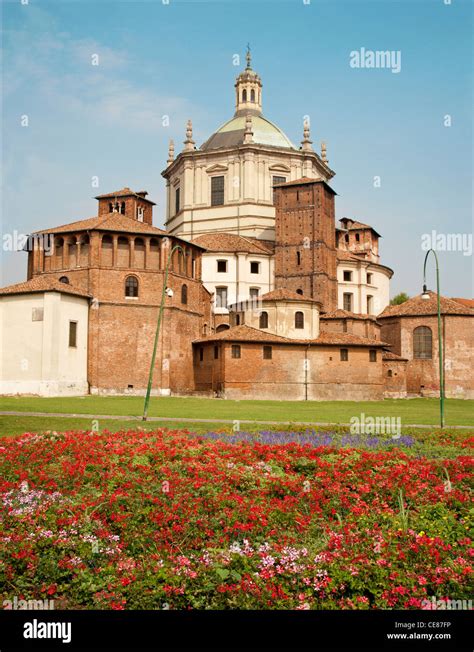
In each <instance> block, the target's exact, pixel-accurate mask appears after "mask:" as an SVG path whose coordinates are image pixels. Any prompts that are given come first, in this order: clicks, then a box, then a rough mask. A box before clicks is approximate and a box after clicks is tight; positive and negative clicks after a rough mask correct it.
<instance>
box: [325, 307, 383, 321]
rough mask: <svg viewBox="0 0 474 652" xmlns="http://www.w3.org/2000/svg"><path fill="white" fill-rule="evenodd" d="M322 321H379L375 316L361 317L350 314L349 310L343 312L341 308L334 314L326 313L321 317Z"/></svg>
mask: <svg viewBox="0 0 474 652" xmlns="http://www.w3.org/2000/svg"><path fill="white" fill-rule="evenodd" d="M320 319H362V320H367V319H370V320H371V321H377V317H376V316H375V315H359V314H358V313H356V312H349V310H342V309H341V308H338V309H337V310H334V311H333V312H325V313H324V314H322V315H321V317H320Z"/></svg>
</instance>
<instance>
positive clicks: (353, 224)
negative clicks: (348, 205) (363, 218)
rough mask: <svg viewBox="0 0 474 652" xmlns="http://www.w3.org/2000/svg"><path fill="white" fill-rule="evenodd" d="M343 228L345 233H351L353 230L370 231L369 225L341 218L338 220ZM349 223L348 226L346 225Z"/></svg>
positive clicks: (348, 218)
mask: <svg viewBox="0 0 474 652" xmlns="http://www.w3.org/2000/svg"><path fill="white" fill-rule="evenodd" d="M339 222H342V223H343V224H344V226H345V229H346V231H351V230H353V229H372V227H371V226H370V225H369V224H364V223H363V222H358V221H357V220H352V219H351V218H350V217H343V218H342V219H340V220H339ZM348 222H350V224H347V223H348Z"/></svg>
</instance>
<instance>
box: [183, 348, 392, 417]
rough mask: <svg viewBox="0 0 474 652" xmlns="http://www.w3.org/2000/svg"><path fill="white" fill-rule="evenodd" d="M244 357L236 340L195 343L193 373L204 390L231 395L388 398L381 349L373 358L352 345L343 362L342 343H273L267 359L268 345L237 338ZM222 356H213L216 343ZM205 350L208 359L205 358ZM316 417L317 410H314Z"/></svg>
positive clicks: (354, 398)
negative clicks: (237, 352) (236, 354)
mask: <svg viewBox="0 0 474 652" xmlns="http://www.w3.org/2000/svg"><path fill="white" fill-rule="evenodd" d="M236 344H239V345H240V347H241V358H240V359H234V358H232V343H231V342H220V343H218V342H206V343H204V344H203V343H200V344H196V345H195V347H194V348H195V353H194V377H195V384H196V389H197V390H198V391H200V392H203V393H204V392H208V393H212V392H219V391H220V392H221V394H222V395H224V396H225V397H226V398H234V399H243V398H256V399H276V400H278V399H281V400H305V399H307V400H373V399H381V398H383V372H382V354H381V351H380V350H379V351H377V361H376V362H369V349H368V348H366V347H355V346H352V347H347V348H349V360H348V361H347V362H341V360H340V347H339V346H313V347H310V348H309V349H308V347H307V346H306V345H297V344H290V345H286V344H285V345H282V344H273V345H271V346H272V359H271V360H266V359H264V358H263V344H262V343H260V342H259V343H254V342H241V343H237V342H236ZM215 346H218V347H219V357H218V358H217V359H216V358H214V347H215ZM200 349H202V351H203V360H202V361H200V353H199V351H200ZM315 418H316V415H315Z"/></svg>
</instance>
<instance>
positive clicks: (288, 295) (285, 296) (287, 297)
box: [260, 288, 321, 303]
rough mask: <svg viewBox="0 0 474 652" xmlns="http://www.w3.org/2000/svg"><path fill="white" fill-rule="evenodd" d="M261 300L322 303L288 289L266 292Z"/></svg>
mask: <svg viewBox="0 0 474 652" xmlns="http://www.w3.org/2000/svg"><path fill="white" fill-rule="evenodd" d="M260 299H261V300H262V301H305V302H306V303H307V302H308V301H310V302H311V303H321V302H320V301H316V300H315V299H313V298H312V297H307V296H305V295H303V294H298V292H293V291H292V290H287V289H286V288H276V289H275V290H271V291H270V292H266V293H265V294H262V296H261V297H260Z"/></svg>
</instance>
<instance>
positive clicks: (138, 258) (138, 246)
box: [134, 238, 145, 269]
mask: <svg viewBox="0 0 474 652" xmlns="http://www.w3.org/2000/svg"><path fill="white" fill-rule="evenodd" d="M134 248H135V263H134V267H138V268H139V269H144V268H145V241H144V240H143V238H135V245H134Z"/></svg>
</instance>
